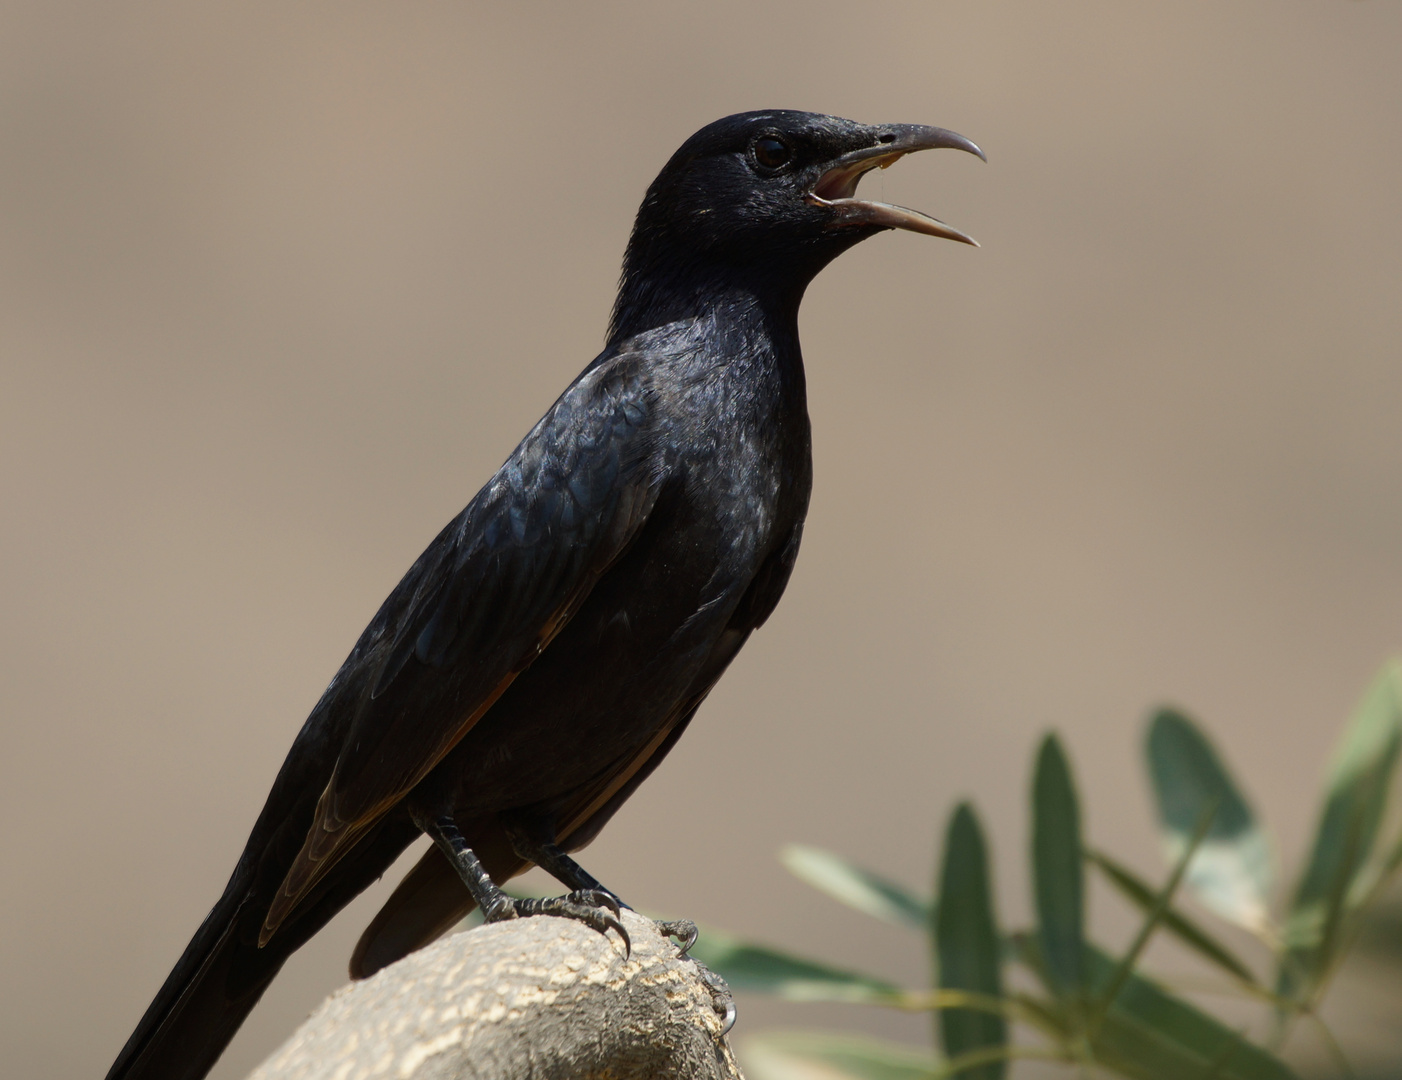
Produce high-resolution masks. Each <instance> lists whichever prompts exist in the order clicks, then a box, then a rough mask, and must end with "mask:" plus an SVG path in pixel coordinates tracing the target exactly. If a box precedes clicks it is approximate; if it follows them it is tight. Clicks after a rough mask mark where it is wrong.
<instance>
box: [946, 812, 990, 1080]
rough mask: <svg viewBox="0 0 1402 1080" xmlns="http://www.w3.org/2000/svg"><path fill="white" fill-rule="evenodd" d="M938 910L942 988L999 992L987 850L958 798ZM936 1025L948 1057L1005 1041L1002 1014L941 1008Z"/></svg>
mask: <svg viewBox="0 0 1402 1080" xmlns="http://www.w3.org/2000/svg"><path fill="white" fill-rule="evenodd" d="M939 896H940V904H939V911H938V913H937V914H935V917H934V919H933V920H932V927H931V928H932V930H933V937H934V941H935V958H936V964H937V966H938V979H937V983H938V986H939V988H940V989H942V990H971V991H974V992H976V993H980V994H986V995H988V996H989V997H993V998H1001V997H1002V996H1003V981H1002V971H1001V969H1002V942H1001V940H1000V939H999V936H998V927H997V924H996V922H995V921H994V917H993V890H992V888H991V887H990V885H989V876H988V854H987V851H986V850H985V847H984V842H983V832H982V830H981V829H980V828H979V824H978V818H977V817H976V816H975V815H974V811H973V808H972V807H971V806H970V805H969V804H968V803H961V804H960V805H959V807H958V808H957V809H956V810H955V811H954V816H953V817H952V818H951V819H950V822H949V831H948V833H947V836H946V839H945V845H944V864H943V867H942V868H941V871H940V886H939ZM936 1021H937V1023H936V1026H937V1028H938V1030H939V1033H940V1037H941V1039H942V1041H943V1043H944V1052H945V1054H947V1055H948V1056H949V1057H951V1058H954V1057H958V1056H959V1055H961V1054H965V1053H968V1052H969V1051H972V1050H982V1049H985V1048H988V1047H1000V1046H1004V1045H1006V1044H1007V1041H1008V1032H1007V1023H1006V1022H1005V1021H1004V1019H1003V1018H1002V1017H1001V1016H995V1015H993V1014H991V1013H987V1012H975V1011H972V1010H970V1009H941V1010H940V1012H939V1015H938V1017H937V1018H936ZM1006 1072H1007V1063H1006V1062H1004V1061H993V1062H988V1063H987V1064H983V1065H976V1066H974V1067H973V1068H969V1069H966V1070H963V1071H962V1073H961V1075H963V1076H966V1077H969V1078H970V1080H1002V1077H1003V1076H1004V1075H1005V1074H1006Z"/></svg>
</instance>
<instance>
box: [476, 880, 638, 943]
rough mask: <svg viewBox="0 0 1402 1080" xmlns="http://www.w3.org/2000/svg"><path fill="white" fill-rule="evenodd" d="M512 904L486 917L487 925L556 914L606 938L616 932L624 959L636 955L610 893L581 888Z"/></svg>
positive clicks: (616, 903)
mask: <svg viewBox="0 0 1402 1080" xmlns="http://www.w3.org/2000/svg"><path fill="white" fill-rule="evenodd" d="M509 899H510V901H511V902H510V903H509V904H503V905H501V907H500V908H499V909H495V910H493V912H492V913H490V914H489V915H487V922H503V921H505V920H507V919H517V918H522V919H528V918H531V917H533V916H536V915H555V916H557V917H559V918H564V919H574V920H575V921H576V922H582V923H583V924H584V925H585V926H587V927H589V928H590V929H593V930H597V931H598V932H599V933H601V934H603V935H605V936H607V935H608V932H609V931H610V930H615V931H617V933H618V936H619V937H621V938H622V939H623V958H624V959H625V960H627V959H630V958H631V957H632V955H633V940H632V938H630V937H629V936H628V931H627V929H626V928H625V927H624V925H623V922H622V920H621V919H620V918H619V915H620V914H622V913H621V912H620V911H619V910H618V899H617V898H616V897H614V896H613V895H612V894H610V893H606V892H603V891H601V890H598V889H581V890H577V891H575V892H572V893H570V894H568V895H567V896H550V897H534V896H531V897H522V898H515V897H511V898H509Z"/></svg>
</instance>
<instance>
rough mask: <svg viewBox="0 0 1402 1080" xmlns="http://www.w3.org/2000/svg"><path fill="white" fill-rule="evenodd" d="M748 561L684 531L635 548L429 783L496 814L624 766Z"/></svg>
mask: <svg viewBox="0 0 1402 1080" xmlns="http://www.w3.org/2000/svg"><path fill="white" fill-rule="evenodd" d="M702 551H709V552H710V554H709V557H703V556H702V555H701V554H699V553H700V552H702ZM756 561H757V560H756V558H755V556H754V555H753V554H751V553H748V552H745V551H743V550H742V551H736V550H735V548H734V546H733V545H730V546H722V545H719V544H717V545H714V546H712V545H705V544H702V545H697V544H696V543H695V534H694V533H693V534H692V535H691V538H690V540H689V542H688V544H687V545H686V546H685V548H682V547H680V546H679V545H675V544H668V543H662V542H654V543H640V544H638V545H636V546H635V547H634V549H633V550H632V551H630V552H629V553H628V554H627V555H625V556H624V557H623V559H621V560H620V561H619V562H618V563H617V564H616V565H615V566H614V567H613V568H611V569H610V571H609V572H608V573H607V574H606V575H605V576H604V577H603V578H602V579H601V580H600V581H599V583H598V584H597V585H596V586H595V587H594V589H593V591H592V592H591V594H590V596H589V598H588V600H586V601H585V603H584V605H583V606H582V607H581V608H580V610H579V611H578V612H577V613H576V614H575V616H574V617H573V618H572V619H571V620H570V622H569V623H568V624H567V625H566V627H565V628H564V629H563V630H562V631H561V632H560V634H559V635H558V636H557V637H556V638H555V639H554V640H553V641H552V642H551V644H550V645H549V647H548V648H547V649H546V650H545V652H543V653H542V654H541V655H540V657H538V658H537V659H536V661H535V662H534V663H533V664H532V665H531V666H530V667H529V668H527V669H526V670H525V671H523V672H522V673H521V674H520V675H519V676H518V677H517V678H516V680H515V682H513V683H512V684H511V686H510V687H509V688H508V689H507V691H506V692H505V693H504V694H503V695H502V696H501V698H500V699H498V701H497V702H496V704H494V705H493V706H492V708H491V709H490V710H489V711H488V712H487V714H486V715H485V716H484V717H483V718H482V719H481V720H480V721H479V722H478V723H477V724H476V726H475V727H473V729H472V730H471V731H469V732H468V734H467V735H466V736H464V738H463V739H462V741H461V742H460V743H459V744H458V745H457V746H456V747H455V748H454V749H453V751H452V752H451V753H450V754H449V755H448V756H447V757H446V758H444V760H443V761H442V762H441V763H440V764H439V765H438V767H437V768H436V769H435V770H434V774H433V775H432V776H431V777H430V782H432V783H435V784H441V785H445V786H447V787H450V788H451V789H452V796H451V798H452V802H453V805H454V807H455V810H456V811H457V812H458V813H460V814H473V813H489V812H500V811H502V810H508V809H516V808H520V807H527V806H547V805H549V804H550V803H552V802H555V801H558V800H564V799H567V798H568V797H569V796H570V795H571V794H572V793H574V792H577V791H579V790H580V789H581V788H582V787H584V786H586V785H588V784H590V783H591V782H593V781H596V780H597V779H598V778H599V777H600V776H601V775H604V774H607V773H608V772H609V771H610V770H611V769H613V768H614V767H615V766H616V765H617V764H618V763H619V762H620V761H623V760H627V759H629V758H631V757H632V756H633V755H634V754H635V753H636V752H637V751H638V750H639V749H640V748H641V747H642V746H643V745H645V744H646V743H647V742H648V741H649V739H651V738H652V737H653V736H654V735H655V734H656V733H657V731H658V730H659V729H660V728H662V727H664V726H667V725H669V724H670V723H673V722H675V720H676V719H677V718H678V711H679V709H681V708H682V707H683V705H684V703H685V702H687V701H688V700H689V698H690V692H691V691H692V688H693V684H694V682H695V681H696V678H697V673H698V671H699V670H700V669H701V668H702V666H703V665H704V664H705V662H706V660H707V658H708V657H709V656H710V654H711V651H712V649H713V648H714V646H715V643H716V641H717V639H718V638H719V637H720V636H721V634H722V632H723V631H724V630H725V627H726V623H727V621H728V620H729V617H730V615H731V613H732V611H733V610H734V607H735V604H736V601H737V600H738V599H739V597H740V596H741V595H742V594H743V593H744V590H745V588H746V587H747V586H748V584H749V582H750V580H751V578H752V577H753V574H754V569H755V567H754V564H755V562H756Z"/></svg>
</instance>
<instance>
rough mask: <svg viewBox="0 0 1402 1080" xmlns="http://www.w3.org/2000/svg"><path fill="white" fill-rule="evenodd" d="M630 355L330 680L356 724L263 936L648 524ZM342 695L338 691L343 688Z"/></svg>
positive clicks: (448, 534) (574, 392)
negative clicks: (346, 698)
mask: <svg viewBox="0 0 1402 1080" xmlns="http://www.w3.org/2000/svg"><path fill="white" fill-rule="evenodd" d="M653 406H654V402H653V401H652V400H651V397H650V394H649V392H648V390H647V387H646V382H645V380H644V378H643V375H642V365H641V364H640V363H639V362H638V358H637V357H636V356H631V355H627V354H625V355H621V356H616V357H614V358H612V359H611V360H609V361H606V362H604V363H599V364H596V365H594V366H592V367H591V368H590V369H589V370H588V371H587V372H586V373H585V374H584V375H582V376H581V377H580V378H579V379H578V380H577V381H576V382H575V383H574V384H573V385H572V386H571V387H570V389H569V390H567V391H566V392H565V393H564V394H563V395H562V396H561V397H560V399H559V400H558V401H557V402H556V403H555V405H554V406H553V407H552V408H551V409H550V411H549V412H548V413H546V415H545V417H544V418H543V419H542V420H541V421H540V423H539V424H537V425H536V427H535V428H534V430H532V431H531V433H530V434H529V435H527V436H526V438H525V439H524V440H522V442H521V445H520V446H518V447H517V448H516V451H515V452H514V453H513V454H512V456H511V457H510V458H509V459H508V460H507V462H506V463H505V464H504V465H503V466H502V467H501V469H500V470H499V471H498V472H497V474H496V476H494V477H493V478H492V480H491V481H490V482H489V483H488V484H487V485H486V487H484V488H483V489H482V490H481V492H479V493H478V495H477V497H476V498H474V499H473V501H472V502H471V503H470V504H469V505H468V507H467V509H465V510H464V511H463V512H462V514H460V515H459V516H458V517H457V518H456V519H455V520H454V521H453V522H452V523H451V524H450V525H449V526H448V527H447V528H446V529H445V530H444V531H443V532H442V533H441V534H439V536H438V538H437V539H436V540H435V541H434V543H433V544H432V545H430V547H429V549H428V550H427V551H425V552H424V554H423V555H422V556H421V557H420V558H419V560H418V562H416V563H415V565H414V567H413V568H412V569H411V570H410V571H409V573H408V574H407V575H406V576H405V578H404V580H403V581H402V582H401V583H400V585H399V587H398V588H396V589H395V591H394V593H392V594H391V595H390V597H389V599H388V600H386V601H385V604H384V607H382V609H381V611H380V613H379V614H378V615H377V616H376V618H375V620H374V621H373V622H372V623H371V625H370V627H369V628H368V629H367V630H366V633H365V635H364V636H363V637H362V639H361V642H360V643H359V644H358V645H357V646H356V650H355V652H353V653H352V655H351V658H350V659H349V660H348V661H347V666H348V667H350V666H352V665H353V666H354V667H355V669H356V670H354V671H351V672H347V671H346V669H345V668H343V669H342V672H341V674H339V675H338V676H337V680H336V681H335V682H333V685H332V687H331V688H330V689H329V690H328V693H331V692H335V691H336V690H337V683H340V684H343V686H344V687H345V688H346V690H348V691H349V692H351V693H355V694H358V696H359V700H358V702H357V707H356V715H355V718H354V719H353V720H352V721H351V723H350V726H349V731H348V733H347V735H346V738H345V740H344V742H343V743H342V746H341V749H340V752H339V755H338V756H337V759H336V765H335V769H334V772H333V773H332V776H331V781H330V783H329V784H327V786H326V789H325V791H324V792H323V793H322V795H321V798H320V800H319V801H318V803H317V808H316V815H315V819H314V821H313V822H312V826H311V829H310V830H309V832H308V834H307V839H306V842H305V843H304V844H303V846H302V849H301V851H300V852H299V853H298V855H297V857H296V859H295V860H294V862H293V864H292V866H291V868H290V869H289V870H288V872H287V874H286V876H285V878H284V879H283V883H282V887H281V889H279V890H278V894H277V897H276V898H275V900H274V901H273V904H272V906H271V908H270V910H269V912H268V917H267V920H266V923H265V926H264V929H263V933H262V940H264V941H266V940H267V939H268V938H269V937H271V936H272V933H273V931H274V930H275V929H276V928H277V926H278V924H279V923H280V922H281V921H282V920H283V919H284V918H285V917H286V916H287V914H288V913H289V912H290V911H291V910H292V909H293V908H294V907H295V906H296V904H297V902H298V901H299V900H300V899H301V898H302V897H303V896H305V895H306V893H307V892H308V890H309V889H311V887H312V886H313V885H315V884H316V882H317V881H318V880H319V879H320V877H321V876H322V875H323V874H324V873H325V872H326V870H327V869H329V867H330V866H331V865H332V864H334V863H335V861H336V859H337V858H339V857H340V855H341V854H342V853H343V852H344V851H346V850H347V849H348V848H349V846H350V845H351V844H353V843H354V842H355V840H356V839H357V838H358V837H359V835H360V834H361V833H362V832H364V830H365V829H367V828H368V827H369V826H370V825H371V824H373V823H374V822H375V821H376V820H377V819H378V818H379V817H380V815H382V814H383V813H384V812H385V811H386V810H388V809H389V808H390V807H391V806H393V805H394V804H395V803H397V802H398V801H399V800H400V799H402V798H403V797H404V795H405V794H406V793H407V792H408V791H409V790H410V789H411V788H412V787H413V786H414V785H415V784H417V783H418V782H419V781H420V780H422V779H423V778H424V776H425V775H427V773H428V772H429V770H431V769H432V768H433V767H434V765H436V764H437V763H438V762H439V761H440V760H442V758H443V756H444V755H445V754H447V753H448V751H449V750H451V749H452V748H453V746H454V745H455V744H456V743H457V742H458V740H460V739H461V738H462V737H463V736H464V735H465V734H466V733H467V732H468V731H469V730H470V729H471V727H472V725H473V724H475V723H476V722H477V721H478V719H480V718H481V716H482V715H483V714H484V713H485V712H486V711H487V709H489V708H490V707H491V705H492V704H493V702H495V701H496V699H497V698H498V697H499V696H500V695H501V694H502V693H503V692H504V691H505V690H506V688H507V687H508V686H509V685H510V684H511V682H512V680H513V679H514V678H515V677H516V676H517V675H518V674H519V673H520V672H521V671H523V670H525V668H526V667H527V666H528V665H529V664H530V663H531V662H532V661H533V660H534V659H535V658H536V656H538V655H539V654H540V652H541V651H542V650H543V649H544V648H545V647H546V646H547V645H548V644H549V643H550V640H551V639H552V638H553V637H554V636H555V634H557V633H558V632H559V631H560V630H561V629H562V628H563V627H564V625H565V623H566V622H568V620H569V618H570V617H571V616H572V615H573V614H574V612H575V611H576V610H577V609H578V607H579V605H580V604H581V603H582V602H583V600H584V599H585V597H586V596H587V595H588V594H589V591H590V589H591V588H592V587H593V586H594V583H595V582H596V581H597V580H598V579H599V576H600V575H601V574H602V573H603V572H604V571H605V570H606V569H607V567H608V566H609V565H610V564H611V563H612V562H613V561H614V560H615V559H616V558H618V556H619V555H620V554H621V553H622V552H623V551H624V550H625V549H626V547H627V546H628V544H629V543H630V542H631V541H632V539H633V538H634V537H635V536H636V535H637V532H638V529H639V528H640V527H641V525H642V524H643V522H644V521H645V520H646V519H647V516H648V513H649V512H650V510H651V508H652V506H653V504H654V502H655V501H656V497H657V492H658V488H659V486H660V484H661V481H662V476H661V474H662V472H663V469H664V466H662V465H659V463H658V462H657V460H656V455H655V454H654V453H653V452H652V447H653V446H654V445H655V441H656V440H655V439H653V438H652V429H653V425H652V423H651V421H652V419H653V417H652V412H653ZM343 692H344V691H343Z"/></svg>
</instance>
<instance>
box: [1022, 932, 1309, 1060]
mask: <svg viewBox="0 0 1402 1080" xmlns="http://www.w3.org/2000/svg"><path fill="white" fill-rule="evenodd" d="M1011 944H1012V947H1013V949H1014V952H1015V954H1016V955H1017V957H1018V959H1019V960H1020V961H1021V962H1022V963H1024V964H1026V965H1027V966H1028V967H1030V968H1031V969H1032V970H1033V972H1035V973H1037V974H1038V975H1039V976H1041V977H1042V978H1043V979H1045V977H1046V976H1045V974H1043V973H1044V971H1045V964H1044V963H1043V961H1042V956H1041V947H1040V944H1039V942H1038V940H1037V938H1036V937H1034V936H1032V935H1030V934H1014V935H1013V936H1012V938H1011ZM1084 961H1085V967H1086V972H1087V977H1088V980H1089V984H1090V987H1091V989H1092V991H1093V992H1097V993H1103V992H1104V991H1105V990H1106V989H1107V988H1108V987H1109V984H1110V980H1112V979H1114V978H1115V977H1116V974H1117V972H1118V969H1119V964H1118V963H1117V962H1116V961H1115V959H1114V958H1113V957H1111V956H1109V955H1107V954H1106V953H1104V952H1102V951H1101V950H1099V949H1097V948H1095V947H1094V946H1092V945H1087V946H1086V949H1085V954H1084ZM1090 1050H1091V1053H1092V1054H1093V1056H1094V1058H1095V1060H1096V1061H1097V1062H1099V1063H1101V1064H1102V1065H1104V1066H1105V1067H1106V1068H1108V1069H1112V1070H1114V1071H1116V1072H1117V1073H1119V1074H1120V1075H1122V1076H1127V1077H1132V1078H1134V1080H1299V1078H1298V1077H1297V1076H1296V1074H1295V1073H1294V1072H1293V1071H1292V1070H1291V1069H1290V1068H1289V1067H1288V1066H1287V1065H1286V1064H1285V1063H1284V1062H1282V1061H1280V1060H1279V1059H1278V1058H1276V1057H1275V1056H1274V1055H1273V1054H1271V1053H1270V1052H1269V1051H1267V1050H1265V1049H1263V1048H1262V1047H1260V1046H1258V1045H1256V1044H1255V1043H1253V1042H1250V1041H1249V1040H1247V1039H1244V1038H1243V1037H1242V1036H1241V1035H1239V1034H1238V1033H1237V1032H1235V1031H1233V1030H1231V1029H1230V1028H1228V1027H1226V1026H1224V1025H1223V1024H1220V1023H1218V1022H1217V1021H1216V1020H1214V1019H1213V1018H1212V1017H1210V1016H1208V1015H1207V1014H1206V1013H1204V1012H1202V1011H1201V1010H1199V1009H1197V1008H1195V1007H1194V1006H1192V1005H1190V1004H1188V1003H1187V1002H1186V1001H1184V1000H1182V999H1181V998H1178V997H1175V996H1174V995H1173V994H1171V993H1169V992H1168V991H1167V990H1165V989H1163V988H1162V987H1161V986H1159V985H1158V984H1156V983H1154V982H1152V981H1150V980H1149V979H1146V978H1144V977H1143V976H1141V975H1138V974H1133V973H1131V974H1130V976H1129V978H1127V979H1126V980H1125V981H1124V983H1123V985H1122V986H1121V988H1120V991H1119V993H1118V994H1116V995H1115V999H1114V1001H1112V1002H1111V1003H1110V1008H1109V1010H1108V1011H1107V1012H1106V1014H1105V1017H1104V1020H1103V1021H1102V1022H1101V1024H1100V1026H1099V1028H1098V1029H1097V1031H1096V1033H1095V1037H1094V1039H1093V1040H1092V1042H1091V1045H1090Z"/></svg>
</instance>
